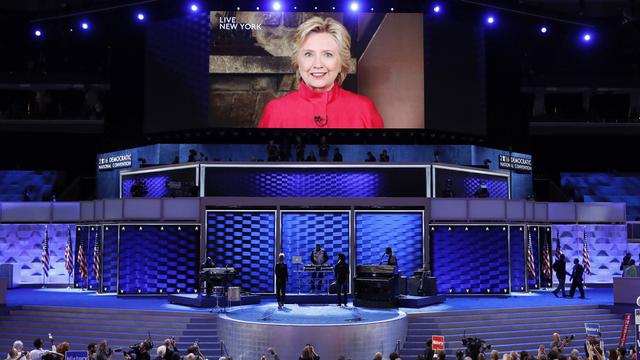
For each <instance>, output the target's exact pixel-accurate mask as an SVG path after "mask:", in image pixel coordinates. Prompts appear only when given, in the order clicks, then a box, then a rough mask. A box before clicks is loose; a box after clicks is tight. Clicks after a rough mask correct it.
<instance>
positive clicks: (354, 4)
mask: <svg viewBox="0 0 640 360" xmlns="http://www.w3.org/2000/svg"><path fill="white" fill-rule="evenodd" d="M349 9H351V11H358V9H360V4H358V3H357V2H355V1H354V2H352V3H351V5H349Z"/></svg>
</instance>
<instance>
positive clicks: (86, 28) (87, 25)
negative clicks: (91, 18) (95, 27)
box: [80, 22, 89, 30]
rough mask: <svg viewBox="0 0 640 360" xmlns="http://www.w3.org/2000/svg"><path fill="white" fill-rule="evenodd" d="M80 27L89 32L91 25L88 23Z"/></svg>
mask: <svg viewBox="0 0 640 360" xmlns="http://www.w3.org/2000/svg"><path fill="white" fill-rule="evenodd" d="M80 27H81V28H82V30H89V23H88V22H83V23H82V24H81V25H80Z"/></svg>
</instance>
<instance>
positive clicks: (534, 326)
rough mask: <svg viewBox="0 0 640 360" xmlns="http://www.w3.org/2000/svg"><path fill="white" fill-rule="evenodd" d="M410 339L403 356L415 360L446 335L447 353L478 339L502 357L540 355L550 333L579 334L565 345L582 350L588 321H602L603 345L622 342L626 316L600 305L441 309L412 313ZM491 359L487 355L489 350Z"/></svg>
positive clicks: (547, 345) (630, 340) (410, 315)
mask: <svg viewBox="0 0 640 360" xmlns="http://www.w3.org/2000/svg"><path fill="white" fill-rule="evenodd" d="M408 317H409V327H408V330H407V339H406V342H405V344H404V347H403V349H402V352H401V355H402V358H403V359H415V358H416V357H417V355H418V354H421V353H422V352H423V351H424V346H425V342H426V340H427V339H430V338H431V336H432V335H444V336H445V348H446V349H447V356H448V357H453V356H455V352H456V351H457V350H463V349H464V348H463V346H462V343H461V339H462V337H463V336H464V334H465V331H466V336H467V337H479V338H480V339H483V340H485V341H487V343H489V344H491V345H492V349H495V350H498V351H499V352H500V354H501V355H502V354H503V353H505V352H511V351H517V352H520V351H523V350H524V351H527V352H529V354H533V355H534V356H536V355H537V352H538V346H539V345H544V346H545V348H546V349H547V351H548V350H549V345H550V343H551V334H552V333H554V332H558V333H560V335H561V336H567V335H571V334H575V336H576V339H575V340H574V342H573V344H572V345H569V346H568V347H567V348H568V349H569V350H568V351H570V350H571V349H574V348H576V349H578V350H579V351H580V353H581V354H582V353H583V344H584V339H585V337H584V332H585V330H584V323H585V322H593V323H599V324H600V327H601V331H602V336H603V338H604V341H605V347H606V348H609V347H611V346H614V345H616V346H617V343H618V339H619V337H620V333H621V331H622V324H623V317H622V316H621V315H618V314H613V313H612V312H611V311H610V310H609V309H607V308H605V307H602V306H598V305H576V306H556V307H540V308H521V309H494V310H466V311H451V312H437V313H422V314H409V315H408ZM632 330H633V328H631V329H630V330H629V338H628V339H627V342H628V344H629V345H630V344H633V340H634V338H633V336H634V334H633V331H632ZM487 358H488V353H487Z"/></svg>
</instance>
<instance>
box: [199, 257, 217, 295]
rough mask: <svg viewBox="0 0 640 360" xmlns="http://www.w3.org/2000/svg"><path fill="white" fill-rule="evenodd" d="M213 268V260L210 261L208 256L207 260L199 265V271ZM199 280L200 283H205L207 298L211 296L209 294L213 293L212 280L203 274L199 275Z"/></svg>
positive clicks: (214, 265)
mask: <svg viewBox="0 0 640 360" xmlns="http://www.w3.org/2000/svg"><path fill="white" fill-rule="evenodd" d="M214 267H216V264H214V262H213V259H211V257H210V256H207V260H205V262H203V263H202V265H200V270H202V269H205V268H214ZM200 279H201V281H204V282H205V286H206V294H207V296H211V293H212V291H213V279H212V278H211V277H209V276H208V274H203V273H201V275H200Z"/></svg>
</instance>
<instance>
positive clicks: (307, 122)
mask: <svg viewBox="0 0 640 360" xmlns="http://www.w3.org/2000/svg"><path fill="white" fill-rule="evenodd" d="M295 42H296V47H295V50H294V52H293V54H292V55H291V63H292V66H293V68H294V69H296V77H297V79H298V80H299V83H300V86H299V87H298V89H297V90H295V91H292V92H290V93H289V94H287V95H285V96H283V97H280V98H277V99H274V100H271V101H270V102H269V103H268V104H267V106H266V107H265V108H264V111H263V112H262V118H261V119H260V123H259V124H258V127H261V128H383V127H384V123H383V121H382V117H381V116H380V114H379V113H378V110H376V107H375V105H374V104H373V101H371V99H369V98H368V97H366V96H362V95H358V94H355V93H352V92H350V91H347V90H344V89H343V88H341V87H340V85H341V84H342V82H343V81H344V79H345V78H346V77H347V73H348V72H349V59H350V58H351V52H350V47H351V36H350V35H349V33H348V32H347V29H346V28H345V27H344V25H342V24H341V23H339V22H338V21H336V20H334V19H332V18H325V19H322V18H320V17H317V16H316V17H312V18H310V19H309V20H307V21H305V22H304V23H302V24H300V26H298V29H297V31H296V35H295Z"/></svg>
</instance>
